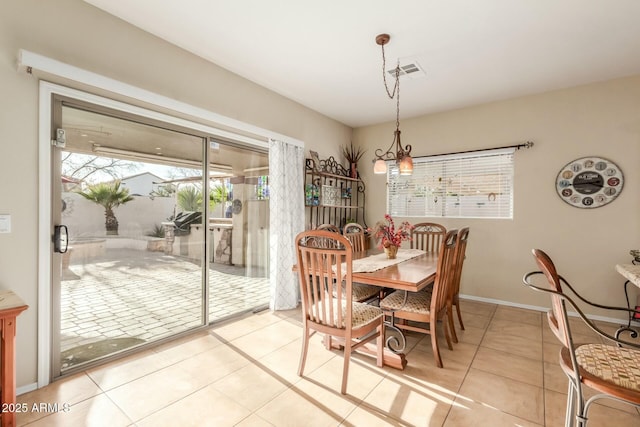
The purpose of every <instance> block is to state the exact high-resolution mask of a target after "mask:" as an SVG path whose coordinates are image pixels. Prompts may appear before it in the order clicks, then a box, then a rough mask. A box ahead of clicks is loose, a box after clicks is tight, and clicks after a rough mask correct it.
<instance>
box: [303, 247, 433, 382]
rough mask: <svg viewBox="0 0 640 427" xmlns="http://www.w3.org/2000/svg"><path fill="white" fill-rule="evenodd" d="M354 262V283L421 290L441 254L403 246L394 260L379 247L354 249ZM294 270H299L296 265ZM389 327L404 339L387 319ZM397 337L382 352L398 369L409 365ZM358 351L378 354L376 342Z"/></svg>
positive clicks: (387, 327) (393, 366)
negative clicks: (357, 250)
mask: <svg viewBox="0 0 640 427" xmlns="http://www.w3.org/2000/svg"><path fill="white" fill-rule="evenodd" d="M352 259H353V261H352V280H353V282H354V283H355V282H357V283H363V284H366V285H372V286H381V287H384V288H388V289H393V290H401V291H406V292H418V291H421V290H423V289H425V288H426V287H428V286H429V285H431V284H432V283H433V282H434V280H435V277H436V270H437V264H438V257H437V255H436V254H434V253H431V252H425V251H422V250H419V249H408V248H400V249H399V250H398V253H397V254H396V258H395V259H391V260H390V259H387V258H386V255H385V253H384V252H382V251H381V250H379V249H368V250H366V251H361V252H354V253H353V258H352ZM294 270H297V268H296V266H294ZM385 326H386V329H393V330H394V331H395V333H396V334H400V336H401V339H402V340H404V334H403V332H402V331H401V330H400V329H398V328H396V327H395V326H393V324H392V323H389V322H385ZM394 343H396V344H397V343H398V341H397V339H396V340H394V339H391V340H389V338H387V340H386V344H387V345H386V346H385V349H384V354H383V361H384V364H385V365H386V366H390V367H392V368H396V369H404V368H405V367H406V365H407V359H406V355H405V353H404V348H403V347H404V346H403V345H401V346H400V348H394V346H393V344H394ZM358 351H360V352H363V353H366V354H370V355H373V356H375V355H376V346H375V343H373V342H372V343H367V344H366V345H363V346H362V347H360V348H359V349H358Z"/></svg>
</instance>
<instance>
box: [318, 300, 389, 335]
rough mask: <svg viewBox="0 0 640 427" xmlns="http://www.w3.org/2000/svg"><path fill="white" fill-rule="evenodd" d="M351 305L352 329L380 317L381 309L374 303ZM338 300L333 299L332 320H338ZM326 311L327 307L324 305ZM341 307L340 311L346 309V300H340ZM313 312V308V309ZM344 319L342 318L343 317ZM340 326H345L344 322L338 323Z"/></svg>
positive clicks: (355, 303)
mask: <svg viewBox="0 0 640 427" xmlns="http://www.w3.org/2000/svg"><path fill="white" fill-rule="evenodd" d="M352 304H353V306H352V308H351V327H352V328H353V329H355V328H359V327H361V326H364V325H366V324H368V323H371V322H373V321H375V320H377V319H378V318H380V317H382V314H383V313H382V310H381V309H380V308H379V307H376V306H374V305H370V304H365V303H361V302H352ZM337 307H338V300H336V299H334V300H333V313H334V317H335V318H334V322H336V323H337V322H338V316H337V314H338V308H337ZM326 309H327V312H328V309H329V308H328V307H326ZM341 309H342V313H344V312H345V310H346V309H347V302H346V301H345V300H342V301H341ZM314 312H315V310H314ZM343 319H344V318H343ZM340 327H341V328H345V324H344V322H343V323H342V325H340Z"/></svg>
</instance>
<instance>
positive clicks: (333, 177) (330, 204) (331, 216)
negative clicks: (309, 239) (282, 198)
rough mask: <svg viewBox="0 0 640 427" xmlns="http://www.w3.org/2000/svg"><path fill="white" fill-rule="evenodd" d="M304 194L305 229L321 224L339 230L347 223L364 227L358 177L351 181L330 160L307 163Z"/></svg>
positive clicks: (362, 203)
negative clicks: (329, 225) (354, 223)
mask: <svg viewBox="0 0 640 427" xmlns="http://www.w3.org/2000/svg"><path fill="white" fill-rule="evenodd" d="M356 175H357V172H356ZM304 191H305V207H306V209H305V211H306V221H307V229H315V228H317V227H318V226H319V225H320V224H333V225H335V226H337V227H339V228H340V229H342V227H344V225H345V224H347V223H349V222H357V223H358V224H360V225H362V226H364V227H365V228H366V227H367V224H366V223H365V220H364V202H365V185H364V182H362V180H361V179H360V177H358V176H356V177H351V176H350V171H349V170H347V169H345V168H344V167H343V166H342V165H340V164H339V163H337V162H336V161H335V159H334V158H333V157H329V158H328V159H327V160H320V161H318V162H316V161H314V160H312V159H307V160H306V164H305V185H304Z"/></svg>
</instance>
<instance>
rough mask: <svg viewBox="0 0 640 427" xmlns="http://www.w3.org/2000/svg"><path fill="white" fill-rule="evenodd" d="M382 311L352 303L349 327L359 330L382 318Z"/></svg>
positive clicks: (377, 308)
mask: <svg viewBox="0 0 640 427" xmlns="http://www.w3.org/2000/svg"><path fill="white" fill-rule="evenodd" d="M382 314H383V313H382V310H381V309H380V307H376V306H375V305H371V304H364V303H361V302H354V303H353V309H352V311H351V327H352V328H354V329H355V328H359V327H361V326H364V325H366V324H368V323H371V322H374V321H376V320H377V319H379V318H380V317H382Z"/></svg>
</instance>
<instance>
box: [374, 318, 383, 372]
mask: <svg viewBox="0 0 640 427" xmlns="http://www.w3.org/2000/svg"><path fill="white" fill-rule="evenodd" d="M377 331H378V338H376V347H377V348H376V365H377V366H378V367H380V368H382V366H383V365H384V360H383V357H384V322H381V323H380V325H379V326H378V328H377Z"/></svg>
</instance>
